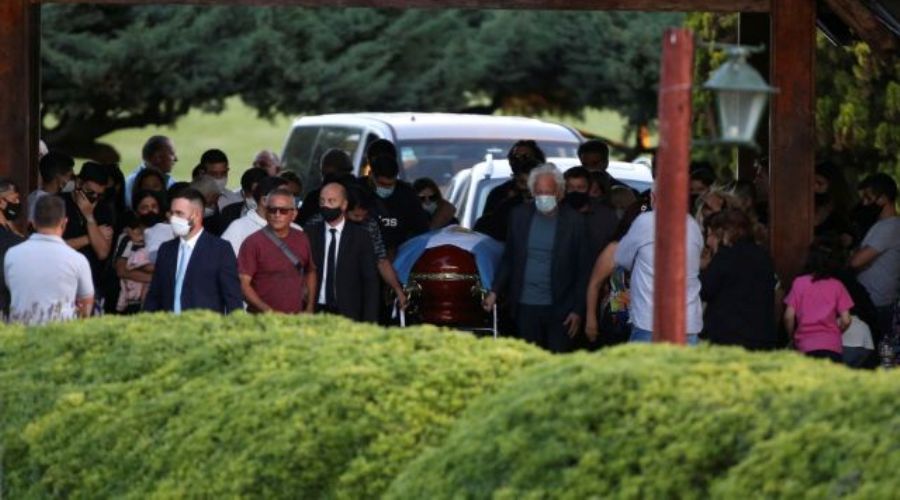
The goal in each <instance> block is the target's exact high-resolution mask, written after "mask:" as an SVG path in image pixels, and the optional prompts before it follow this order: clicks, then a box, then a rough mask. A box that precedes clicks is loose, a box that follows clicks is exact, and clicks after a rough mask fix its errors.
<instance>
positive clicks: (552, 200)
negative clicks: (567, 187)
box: [534, 194, 556, 214]
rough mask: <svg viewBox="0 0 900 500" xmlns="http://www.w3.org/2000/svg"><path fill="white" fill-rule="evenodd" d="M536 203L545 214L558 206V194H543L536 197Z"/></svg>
mask: <svg viewBox="0 0 900 500" xmlns="http://www.w3.org/2000/svg"><path fill="white" fill-rule="evenodd" d="M534 205H535V206H536V207H537V209H538V211H540V212H541V213H543V214H549V213H550V212H552V211H553V210H554V209H555V208H556V196H553V195H549V194H541V195H538V196H535V197H534Z"/></svg>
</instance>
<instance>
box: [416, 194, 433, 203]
mask: <svg viewBox="0 0 900 500" xmlns="http://www.w3.org/2000/svg"><path fill="white" fill-rule="evenodd" d="M419 199H420V200H422V201H437V195H436V194H433V195H431V196H425V195H421V194H420V195H419Z"/></svg>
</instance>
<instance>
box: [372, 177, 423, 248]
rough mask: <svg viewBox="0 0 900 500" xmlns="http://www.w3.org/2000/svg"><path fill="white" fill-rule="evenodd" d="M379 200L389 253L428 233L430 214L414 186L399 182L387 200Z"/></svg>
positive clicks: (383, 232) (380, 216)
mask: <svg viewBox="0 0 900 500" xmlns="http://www.w3.org/2000/svg"><path fill="white" fill-rule="evenodd" d="M376 198H378V201H379V205H380V210H377V212H380V213H378V214H376V216H377V217H378V220H379V221H380V222H381V234H382V236H383V237H384V244H385V246H386V247H387V248H388V251H391V250H393V249H396V248H397V247H399V246H400V245H402V244H403V243H404V242H406V240H408V239H410V238H412V237H413V236H417V235H419V234H422V233H424V232H426V231H428V213H426V212H425V210H423V209H422V204H421V203H419V197H418V196H416V192H415V190H413V188H412V186H410V185H409V184H407V183H405V182H403V181H397V184H396V187H394V192H393V193H391V195H390V196H388V197H387V198H380V197H378V196H377V195H376Z"/></svg>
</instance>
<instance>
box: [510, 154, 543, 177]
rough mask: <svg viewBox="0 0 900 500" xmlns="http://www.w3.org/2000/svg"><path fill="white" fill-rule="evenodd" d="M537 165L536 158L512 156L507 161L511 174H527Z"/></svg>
mask: <svg viewBox="0 0 900 500" xmlns="http://www.w3.org/2000/svg"><path fill="white" fill-rule="evenodd" d="M539 163H540V162H539V161H538V159H537V158H533V157H531V156H513V157H511V158H510V159H509V168H510V169H512V172H513V174H528V173H529V172H531V171H532V170H534V168H535V167H537V166H538V164H539Z"/></svg>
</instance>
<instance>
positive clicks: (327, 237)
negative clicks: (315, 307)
mask: <svg viewBox="0 0 900 500" xmlns="http://www.w3.org/2000/svg"><path fill="white" fill-rule="evenodd" d="M346 223H347V219H346V218H345V217H341V222H339V223H338V224H337V225H336V226H332V225H331V224H329V223H327V222H326V223H325V248H324V257H323V259H322V283H321V284H320V285H319V304H322V305H325V303H326V300H325V283H327V282H328V245H330V244H331V230H332V229H337V232H336V233H334V238H335V240H336V241H335V242H334V243H335V246H334V270H335V271H337V257H338V255H339V254H340V251H341V235H342V234H343V233H344V224H346Z"/></svg>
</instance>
